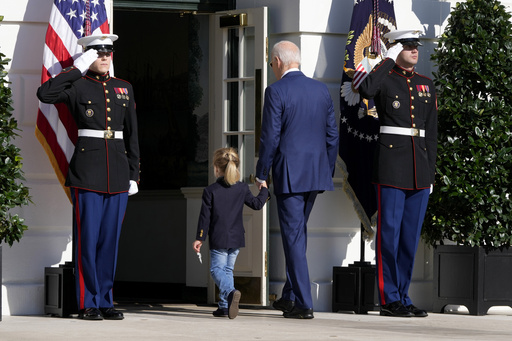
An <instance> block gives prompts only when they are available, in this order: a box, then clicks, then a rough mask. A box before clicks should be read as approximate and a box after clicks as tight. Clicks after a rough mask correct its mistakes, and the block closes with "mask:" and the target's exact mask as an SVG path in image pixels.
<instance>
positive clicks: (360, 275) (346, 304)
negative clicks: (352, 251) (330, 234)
mask: <svg viewBox="0 0 512 341" xmlns="http://www.w3.org/2000/svg"><path fill="white" fill-rule="evenodd" d="M378 307H379V305H378V299H377V296H376V288H375V266H374V265H369V264H368V265H361V266H360V265H357V264H354V265H353V264H351V265H349V266H348V267H342V266H334V267H333V268H332V311H333V312H337V311H353V312H355V313H356V314H366V313H368V311H372V310H378Z"/></svg>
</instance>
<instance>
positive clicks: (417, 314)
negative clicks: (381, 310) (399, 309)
mask: <svg viewBox="0 0 512 341" xmlns="http://www.w3.org/2000/svg"><path fill="white" fill-rule="evenodd" d="M406 308H407V309H408V310H409V311H410V312H411V313H413V314H414V316H415V317H427V316H428V314H427V312H426V311H425V310H422V309H419V308H417V307H415V306H414V305H413V304H410V305H408V306H407V307H406Z"/></svg>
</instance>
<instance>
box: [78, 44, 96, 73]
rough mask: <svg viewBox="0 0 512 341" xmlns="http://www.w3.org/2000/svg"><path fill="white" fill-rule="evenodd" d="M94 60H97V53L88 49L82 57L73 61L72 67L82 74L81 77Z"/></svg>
mask: <svg viewBox="0 0 512 341" xmlns="http://www.w3.org/2000/svg"><path fill="white" fill-rule="evenodd" d="M96 59H98V51H96V50H95V49H90V50H87V51H86V52H84V53H82V55H81V56H80V57H78V58H77V59H76V60H75V62H74V65H75V67H76V68H77V69H78V70H80V72H82V75H85V73H86V72H87V70H89V66H91V64H92V63H94V62H95V61H96Z"/></svg>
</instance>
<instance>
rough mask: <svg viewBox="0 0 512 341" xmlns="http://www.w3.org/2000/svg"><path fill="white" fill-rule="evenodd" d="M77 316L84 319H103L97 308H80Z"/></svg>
mask: <svg viewBox="0 0 512 341" xmlns="http://www.w3.org/2000/svg"><path fill="white" fill-rule="evenodd" d="M78 317H79V318H81V319H84V320H91V321H100V320H103V316H101V312H100V311H99V309H98V308H87V309H82V310H80V313H79V314H78Z"/></svg>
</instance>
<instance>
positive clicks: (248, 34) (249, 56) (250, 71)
mask: <svg viewBox="0 0 512 341" xmlns="http://www.w3.org/2000/svg"><path fill="white" fill-rule="evenodd" d="M254 31H255V29H254V27H246V28H245V29H244V47H245V50H244V65H243V73H244V74H243V76H244V77H254V56H255V52H254V51H255V48H254V41H255V38H254Z"/></svg>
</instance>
